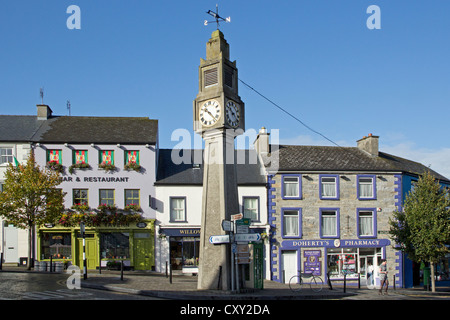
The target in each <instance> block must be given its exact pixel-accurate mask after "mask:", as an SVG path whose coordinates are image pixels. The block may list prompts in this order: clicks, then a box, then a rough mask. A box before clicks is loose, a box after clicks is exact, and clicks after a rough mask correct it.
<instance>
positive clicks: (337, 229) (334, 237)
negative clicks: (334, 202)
mask: <svg viewBox="0 0 450 320" xmlns="http://www.w3.org/2000/svg"><path fill="white" fill-rule="evenodd" d="M340 210H341V209H340V208H319V235H320V239H340V237H341V217H340V215H341V214H340ZM324 211H335V212H336V233H337V234H336V235H334V236H324V235H323V234H322V213H323V212H324Z"/></svg>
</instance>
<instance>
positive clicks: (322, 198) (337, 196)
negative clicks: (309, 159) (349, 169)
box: [319, 174, 340, 200]
mask: <svg viewBox="0 0 450 320" xmlns="http://www.w3.org/2000/svg"><path fill="white" fill-rule="evenodd" d="M322 178H336V197H323V196H322ZM339 195H340V187H339V175H338V174H319V198H320V200H339V199H340V198H339Z"/></svg>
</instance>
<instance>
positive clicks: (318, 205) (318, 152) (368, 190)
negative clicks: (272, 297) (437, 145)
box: [256, 132, 449, 287]
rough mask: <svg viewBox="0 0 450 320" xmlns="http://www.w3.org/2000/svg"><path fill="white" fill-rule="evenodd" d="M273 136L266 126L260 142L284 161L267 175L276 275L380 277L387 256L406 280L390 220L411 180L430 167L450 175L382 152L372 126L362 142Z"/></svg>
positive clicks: (393, 271)
mask: <svg viewBox="0 0 450 320" xmlns="http://www.w3.org/2000/svg"><path fill="white" fill-rule="evenodd" d="M268 140H269V139H268V134H267V133H265V132H260V134H259V136H258V138H257V141H256V148H258V149H259V150H262V152H261V151H260V153H262V156H263V158H264V157H267V158H268V156H270V157H271V159H270V165H272V166H273V163H274V162H277V163H276V166H275V167H276V168H277V169H278V170H277V171H272V172H269V171H268V175H267V181H268V214H269V224H270V226H271V234H270V236H271V249H270V250H271V254H270V264H271V278H272V280H274V281H279V282H285V283H288V282H289V280H290V278H291V277H292V276H293V275H296V274H297V273H298V272H302V273H304V272H313V273H314V274H315V275H318V276H320V277H321V278H322V280H323V281H324V283H325V282H326V281H327V279H328V278H330V279H331V280H333V281H339V280H343V278H344V274H346V277H347V280H350V281H351V280H357V279H358V277H360V280H361V283H362V284H366V283H367V284H373V285H378V284H379V277H378V270H379V265H380V263H381V260H382V259H387V262H388V270H389V281H390V285H393V283H394V281H395V283H396V286H397V287H398V286H400V287H401V286H403V285H404V276H405V270H404V269H405V260H406V259H405V257H404V256H403V254H402V253H401V252H400V251H398V250H396V249H395V248H394V247H395V243H393V241H392V240H391V239H390V237H389V224H388V221H389V218H390V217H391V216H392V213H393V212H394V211H396V210H398V209H400V208H401V205H402V201H403V198H404V195H405V192H404V190H405V189H407V190H409V189H410V186H409V187H408V186H406V185H405V181H408V182H409V183H411V177H415V179H416V180H417V177H418V176H420V175H421V174H422V173H424V172H425V171H427V170H429V171H431V172H432V174H433V175H434V176H435V177H436V178H437V179H439V180H440V181H441V182H443V183H446V184H448V183H449V180H448V179H447V178H445V177H443V176H441V175H440V174H438V173H437V172H434V171H432V170H430V169H429V168H427V167H425V166H424V165H422V164H420V163H417V162H414V161H410V160H407V159H403V158H400V157H397V156H394V155H390V154H386V153H383V152H380V151H379V149H378V140H379V137H377V136H373V135H372V134H370V135H369V136H367V137H364V138H363V139H361V140H359V141H358V142H357V147H326V146H298V145H295V146H294V145H279V146H276V147H275V146H269V145H268ZM264 151H270V152H271V153H266V154H265V153H264ZM275 155H276V156H275ZM265 163H268V164H269V161H267V160H266V161H265ZM394 276H395V278H394ZM394 279H395V280H394ZM353 283H356V282H353Z"/></svg>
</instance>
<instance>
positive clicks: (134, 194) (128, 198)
mask: <svg viewBox="0 0 450 320" xmlns="http://www.w3.org/2000/svg"><path fill="white" fill-rule="evenodd" d="M130 204H136V205H139V190H132V189H128V190H125V206H128V205H130Z"/></svg>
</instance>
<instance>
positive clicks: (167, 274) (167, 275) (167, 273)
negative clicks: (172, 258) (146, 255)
mask: <svg viewBox="0 0 450 320" xmlns="http://www.w3.org/2000/svg"><path fill="white" fill-rule="evenodd" d="M168 264H169V262H168V261H166V278H168V277H169V269H168Z"/></svg>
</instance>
